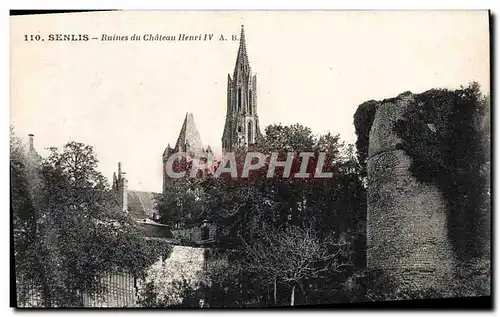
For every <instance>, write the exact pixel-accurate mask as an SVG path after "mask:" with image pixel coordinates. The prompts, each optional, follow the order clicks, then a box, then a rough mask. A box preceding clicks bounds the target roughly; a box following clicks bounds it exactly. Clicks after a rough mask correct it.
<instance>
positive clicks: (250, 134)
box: [248, 122, 253, 144]
mask: <svg viewBox="0 0 500 317" xmlns="http://www.w3.org/2000/svg"><path fill="white" fill-rule="evenodd" d="M252 136H253V134H252V122H248V144H252V143H253V138H252Z"/></svg>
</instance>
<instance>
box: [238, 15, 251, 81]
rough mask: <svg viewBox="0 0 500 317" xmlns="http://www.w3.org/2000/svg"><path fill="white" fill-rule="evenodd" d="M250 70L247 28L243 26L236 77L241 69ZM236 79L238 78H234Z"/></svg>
mask: <svg viewBox="0 0 500 317" xmlns="http://www.w3.org/2000/svg"><path fill="white" fill-rule="evenodd" d="M243 67H245V69H247V68H249V67H250V65H249V62H248V55H247V46H246V41H245V27H244V26H243V24H242V25H241V35H240V45H239V48H238V55H237V57H236V65H235V75H236V72H237V71H238V70H239V69H242V68H243ZM234 77H236V76H234Z"/></svg>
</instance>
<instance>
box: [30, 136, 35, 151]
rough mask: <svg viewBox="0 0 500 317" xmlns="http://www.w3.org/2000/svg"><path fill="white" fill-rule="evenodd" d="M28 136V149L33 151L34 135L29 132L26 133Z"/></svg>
mask: <svg viewBox="0 0 500 317" xmlns="http://www.w3.org/2000/svg"><path fill="white" fill-rule="evenodd" d="M28 136H29V137H30V143H29V151H30V152H33V151H34V150H35V146H34V145H33V137H34V136H35V135H34V134H32V133H30V134H28Z"/></svg>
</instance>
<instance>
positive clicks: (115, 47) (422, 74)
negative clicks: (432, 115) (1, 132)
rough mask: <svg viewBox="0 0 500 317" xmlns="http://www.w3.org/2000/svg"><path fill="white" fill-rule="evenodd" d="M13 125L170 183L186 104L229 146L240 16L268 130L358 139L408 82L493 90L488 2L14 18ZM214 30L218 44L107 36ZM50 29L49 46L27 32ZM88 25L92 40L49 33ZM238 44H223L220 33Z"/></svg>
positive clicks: (207, 140) (140, 178)
mask: <svg viewBox="0 0 500 317" xmlns="http://www.w3.org/2000/svg"><path fill="white" fill-rule="evenodd" d="M10 24H11V39H10V40H11V61H10V62H11V109H10V110H11V125H13V126H14V129H15V131H16V134H17V135H18V136H20V137H22V138H25V139H27V135H28V134H29V133H33V134H34V135H35V147H36V149H37V150H38V152H39V153H41V154H42V155H44V154H46V150H44V149H45V148H48V147H51V146H56V147H62V146H63V145H64V144H65V143H67V142H68V141H70V140H73V141H78V142H83V143H86V144H90V145H92V146H94V150H95V152H96V154H97V156H98V158H99V160H100V162H99V170H100V171H101V172H102V173H103V174H104V175H105V176H106V177H108V179H111V176H112V174H113V172H114V171H116V169H117V164H118V162H121V163H122V169H123V170H124V171H125V172H127V178H128V180H129V189H134V190H145V191H156V192H160V191H161V186H162V153H163V150H164V149H165V147H166V146H167V144H168V143H170V144H171V145H172V146H174V145H175V142H176V141H177V137H178V135H179V132H180V129H181V125H182V123H183V119H184V117H185V115H186V112H192V113H193V114H194V120H195V123H196V126H197V127H198V130H199V132H200V134H201V139H202V142H203V143H204V145H205V146H207V145H210V146H211V147H212V149H213V150H214V151H215V152H217V151H220V149H221V137H222V132H223V128H224V121H225V116H226V106H227V105H226V88H227V75H228V73H230V74H232V72H233V69H234V64H235V61H236V54H237V50H238V41H232V40H231V36H232V35H236V36H239V33H240V25H241V24H244V25H245V35H246V42H247V52H248V56H249V61H250V66H251V67H252V71H253V72H254V73H256V74H257V108H258V115H259V120H260V128H261V130H262V131H263V130H264V128H265V126H267V125H269V124H273V123H282V124H285V125H288V124H294V123H300V124H302V125H305V126H308V127H310V128H311V129H312V130H313V132H314V133H325V132H328V131H329V132H332V133H334V134H336V133H339V134H340V136H341V138H342V139H343V140H345V141H346V142H348V143H354V142H355V140H356V137H355V133H354V125H353V115H354V113H355V111H356V108H357V106H358V105H359V104H361V103H363V102H364V101H367V100H370V99H376V100H380V99H384V98H390V97H394V96H397V95H398V94H400V93H402V92H404V91H408V90H409V91H412V92H414V93H419V92H423V91H425V90H428V89H431V88H450V89H456V88H459V87H460V85H467V84H468V83H469V82H471V81H477V82H479V84H480V85H481V86H482V90H483V92H486V93H487V92H489V85H490V78H489V75H490V68H489V67H490V66H489V58H490V57H489V50H490V48H489V22H488V13H487V12H486V11H255V12H245V11H233V12H231V11H189V12H183V11H170V12H169V11H125V12H93V13H73V14H51V15H37V16H16V17H11V22H10ZM180 33H183V34H186V35H200V34H201V35H204V34H214V35H213V38H212V40H211V41H191V42H186V41H162V42H160V41H143V40H141V41H101V40H100V39H101V38H102V35H103V34H105V35H107V36H108V37H112V36H128V37H129V39H130V37H131V35H132V34H137V35H139V36H140V37H142V36H143V35H145V34H152V35H156V34H162V35H170V36H173V35H175V36H178V35H179V34H180ZM37 34H39V35H40V37H41V38H43V39H44V41H36V40H35V41H29V40H28V41H25V35H28V39H30V38H31V35H37ZM49 34H88V36H89V37H90V38H92V37H97V38H99V40H89V41H77V42H66V41H61V42H59V41H49ZM221 34H222V35H223V36H224V37H225V38H227V39H228V40H226V41H220V40H219V38H220V35H221Z"/></svg>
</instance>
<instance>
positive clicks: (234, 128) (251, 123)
mask: <svg viewBox="0 0 500 317" xmlns="http://www.w3.org/2000/svg"><path fill="white" fill-rule="evenodd" d="M226 111H227V112H226V123H225V125H224V132H223V135H222V151H223V152H230V151H235V150H237V149H239V148H245V147H248V146H249V145H251V144H254V143H255V142H256V140H257V138H258V137H259V136H260V128H259V117H258V115H257V75H254V74H252V68H251V67H250V63H249V61H248V54H247V47H246V41H245V32H244V29H243V26H241V35H240V46H239V48H238V55H237V57H236V64H235V66H234V72H233V78H231V75H230V74H228V75H227V110H226Z"/></svg>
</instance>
